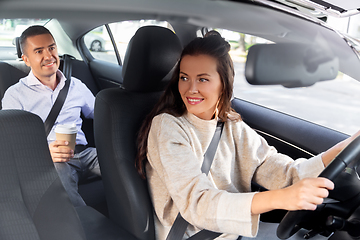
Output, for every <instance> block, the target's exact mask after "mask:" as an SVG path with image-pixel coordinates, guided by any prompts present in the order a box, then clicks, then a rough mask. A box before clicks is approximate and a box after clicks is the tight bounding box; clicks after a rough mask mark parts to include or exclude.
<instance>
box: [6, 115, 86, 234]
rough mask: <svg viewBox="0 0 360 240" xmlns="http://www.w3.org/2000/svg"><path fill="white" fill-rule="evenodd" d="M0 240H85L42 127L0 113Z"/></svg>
mask: <svg viewBox="0 0 360 240" xmlns="http://www.w3.org/2000/svg"><path fill="white" fill-rule="evenodd" d="M0 132H1V134H0V171H1V174H0V183H1V184H0V212H1V214H0V239H2V240H7V239H17V240H21V239H24V240H25V239H44V240H45V239H52V240H55V239H86V238H85V233H84V231H83V229H82V225H81V222H80V221H79V218H78V216H77V213H76V211H75V209H74V207H73V206H72V204H71V202H70V200H69V198H68V196H67V194H66V192H65V189H64V187H63V186H62V184H61V182H60V179H59V177H58V175H57V172H56V170H55V168H54V165H53V163H52V161H51V156H50V152H49V148H48V145H47V141H46V136H45V131H44V124H43V122H42V121H41V119H40V118H39V117H38V116H36V115H34V114H31V113H28V112H24V111H20V110H2V111H0Z"/></svg>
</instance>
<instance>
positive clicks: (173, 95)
mask: <svg viewBox="0 0 360 240" xmlns="http://www.w3.org/2000/svg"><path fill="white" fill-rule="evenodd" d="M229 51H230V44H229V43H228V42H227V41H225V40H224V39H223V38H222V37H221V35H220V34H219V33H218V32H216V31H210V32H208V33H207V34H206V35H205V37H204V38H195V39H194V40H193V41H191V42H190V43H189V44H188V45H187V46H186V47H185V48H184V50H183V51H182V53H181V56H180V60H179V62H178V63H177V65H176V66H175V70H174V73H173V75H172V78H171V80H170V83H169V85H168V86H167V88H166V89H165V92H164V94H163V95H162V96H161V98H160V100H159V101H158V103H157V104H156V105H155V107H154V109H153V110H152V111H151V112H150V114H149V115H148V116H147V117H146V118H145V121H144V122H143V124H142V126H141V128H140V131H139V135H138V155H137V158H136V163H135V166H136V168H137V170H138V172H139V173H140V175H141V176H142V177H144V178H145V171H144V166H145V162H146V153H147V140H148V135H149V131H150V127H151V122H152V119H153V118H154V117H155V116H156V115H159V114H161V113H168V114H171V115H173V116H175V117H179V116H182V115H183V114H184V113H185V112H186V107H185V104H184V102H183V100H182V99H181V96H180V93H179V88H178V82H179V74H180V63H181V60H182V59H183V57H184V56H187V55H190V56H197V55H208V56H210V57H213V58H214V59H216V61H217V72H218V73H219V75H220V79H221V82H222V93H221V95H220V101H219V105H218V106H219V107H218V118H219V120H220V121H223V122H225V121H226V120H227V119H228V118H229V119H231V120H240V119H241V118H240V115H239V114H237V113H236V112H235V111H234V110H233V109H232V108H231V98H232V93H233V83H234V75H235V73H234V66H233V62H232V60H231V57H230V55H229Z"/></svg>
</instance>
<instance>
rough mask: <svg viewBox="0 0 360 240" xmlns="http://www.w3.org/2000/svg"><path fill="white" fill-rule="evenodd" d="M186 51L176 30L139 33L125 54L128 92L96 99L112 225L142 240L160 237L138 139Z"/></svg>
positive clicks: (150, 28) (104, 94) (113, 91)
mask: <svg viewBox="0 0 360 240" xmlns="http://www.w3.org/2000/svg"><path fill="white" fill-rule="evenodd" d="M144 39H146V41H144ZM181 50H182V46H181V44H180V41H179V39H178V38H177V36H176V35H175V34H174V33H173V32H172V31H171V30H169V29H166V28H162V27H156V26H147V27H143V28H140V29H139V30H138V31H137V32H136V33H135V35H134V36H133V38H132V39H131V40H130V43H129V45H128V49H127V52H126V56H125V60H124V65H123V79H124V84H123V86H124V88H123V89H122V88H111V89H106V90H103V91H101V92H100V93H99V94H98V96H97V97H96V102H95V118H94V119H95V121H94V128H95V143H96V146H97V151H98V157H99V164H100V167H101V171H102V178H103V182H104V186H105V193H106V199H107V203H108V208H109V215H110V219H111V220H113V221H114V222H116V223H117V224H118V225H119V226H121V227H122V228H124V229H125V230H127V231H128V232H130V233H131V234H133V235H135V236H136V237H137V238H138V239H141V240H145V239H146V240H150V239H155V235H154V222H153V209H152V204H151V200H150V197H149V194H148V191H147V185H146V181H144V180H143V179H141V177H140V175H139V174H138V173H137V171H136V169H135V166H134V163H135V156H136V152H137V150H136V138H137V133H138V130H139V128H140V126H141V124H142V122H143V121H144V119H145V117H146V115H147V114H148V113H149V112H150V111H151V109H152V108H153V106H154V105H155V103H156V102H157V101H158V99H159V97H160V95H161V94H162V89H163V88H164V84H166V83H168V81H169V79H170V77H171V70H172V69H173V67H174V65H175V64H176V62H177V60H178V58H179V57H180V53H181Z"/></svg>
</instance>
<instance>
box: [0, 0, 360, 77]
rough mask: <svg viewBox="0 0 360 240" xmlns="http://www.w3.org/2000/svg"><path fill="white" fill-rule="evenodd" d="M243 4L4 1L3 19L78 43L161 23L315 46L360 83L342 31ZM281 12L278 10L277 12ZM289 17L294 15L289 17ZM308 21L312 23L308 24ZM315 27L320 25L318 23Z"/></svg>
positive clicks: (135, 0) (300, 16)
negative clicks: (112, 30) (43, 24)
mask: <svg viewBox="0 0 360 240" xmlns="http://www.w3.org/2000/svg"><path fill="white" fill-rule="evenodd" d="M263 2H266V3H265V5H266V4H267V2H268V3H269V5H267V6H265V7H259V5H263V3H254V2H253V1H246V0H240V1H237V2H234V1H225V0H213V1H210V0H181V1H178V0H101V1H99V0H86V1H84V0H62V1H59V0H1V1H0V16H2V18H56V19H58V21H59V22H60V24H61V25H62V27H63V29H64V30H65V32H66V33H67V34H68V36H69V37H70V38H71V39H72V40H75V39H77V38H78V37H80V36H82V35H83V34H85V33H86V32H88V31H89V30H91V29H93V28H95V27H97V26H100V25H102V24H104V23H109V22H115V21H122V20H131V19H157V20H167V21H169V22H171V23H182V24H190V25H194V26H199V27H213V28H215V27H218V28H226V29H229V30H234V31H239V32H243V33H247V34H252V35H255V36H259V37H263V38H266V39H269V40H272V41H274V42H301V43H315V44H318V45H319V46H322V47H324V48H325V49H326V50H327V51H333V52H335V55H336V56H339V57H340V58H342V59H343V61H341V62H343V66H341V67H340V69H342V71H343V72H345V73H347V74H349V75H350V76H352V77H354V78H356V79H359V80H360V72H359V71H357V70H352V69H351V68H355V69H360V68H359V67H357V65H355V66H354V64H359V59H357V58H356V56H355V54H353V52H352V51H351V50H350V48H349V47H348V45H347V43H346V42H345V41H344V40H343V39H342V38H340V37H338V36H335V35H337V33H336V32H334V31H332V30H329V29H328V28H327V27H324V26H323V25H324V23H323V22H322V21H321V20H319V19H317V18H315V17H312V16H304V15H303V14H302V13H300V12H299V11H296V10H294V9H292V8H290V7H286V6H284V5H282V4H278V3H275V2H273V1H263ZM274 8H276V9H277V10H274ZM288 12H291V14H289V13H288ZM304 18H305V19H307V20H304ZM314 22H315V24H314Z"/></svg>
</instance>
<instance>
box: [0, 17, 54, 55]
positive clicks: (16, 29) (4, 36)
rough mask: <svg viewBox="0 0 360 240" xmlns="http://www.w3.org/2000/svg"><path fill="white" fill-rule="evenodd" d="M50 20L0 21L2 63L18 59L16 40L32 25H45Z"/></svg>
mask: <svg viewBox="0 0 360 240" xmlns="http://www.w3.org/2000/svg"><path fill="white" fill-rule="evenodd" d="M47 22H48V19H0V61H1V60H15V59H17V58H18V57H17V54H16V48H15V42H14V39H15V38H16V37H20V35H21V33H22V32H23V31H24V30H25V29H26V28H28V27H29V26H31V25H44V24H45V23H47Z"/></svg>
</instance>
